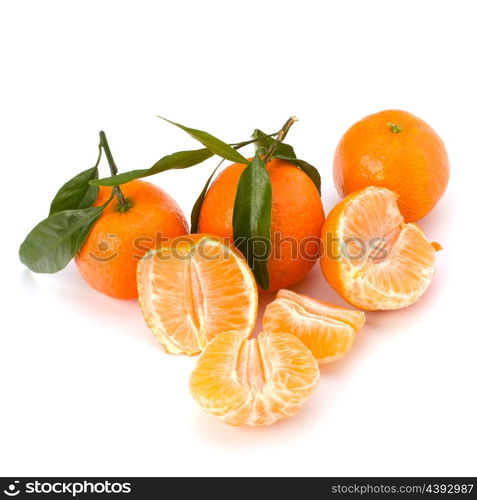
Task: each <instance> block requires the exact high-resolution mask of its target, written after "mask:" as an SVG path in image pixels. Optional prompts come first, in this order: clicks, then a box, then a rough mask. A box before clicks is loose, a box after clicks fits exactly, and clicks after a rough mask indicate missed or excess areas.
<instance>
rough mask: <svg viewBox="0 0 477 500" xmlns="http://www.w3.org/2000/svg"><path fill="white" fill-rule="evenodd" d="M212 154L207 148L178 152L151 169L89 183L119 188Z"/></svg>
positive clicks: (195, 162)
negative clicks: (121, 185)
mask: <svg viewBox="0 0 477 500" xmlns="http://www.w3.org/2000/svg"><path fill="white" fill-rule="evenodd" d="M213 155H214V154H213V153H212V152H211V151H210V150H209V149H207V148H203V149H193V150H191V151H178V152H177V153H173V154H171V155H167V156H164V157H163V158H161V159H160V160H159V161H157V162H156V163H154V165H153V166H152V167H151V168H145V169H141V170H131V171H130V172H124V173H122V174H118V175H113V176H112V177H104V178H103V179H96V180H92V181H90V184H91V185H93V186H119V184H124V183H126V182H129V181H132V180H134V179H141V178H142V177H149V176H150V175H154V174H159V173H160V172H165V171H166V170H172V169H180V168H188V167H192V166H194V165H197V164H199V163H202V162H203V161H205V160H208V159H209V158H211V157H212V156H213Z"/></svg>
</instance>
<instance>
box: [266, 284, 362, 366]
mask: <svg viewBox="0 0 477 500" xmlns="http://www.w3.org/2000/svg"><path fill="white" fill-rule="evenodd" d="M364 322H365V314H364V313H363V312H362V311H355V310H352V309H347V308H344V307H339V306H335V305H333V304H328V303H326V302H323V301H318V300H314V299H311V298H309V297H306V296H304V295H300V294H298V293H295V292H292V291H290V290H280V291H279V292H278V294H277V298H276V299H275V300H274V301H273V302H271V303H270V304H269V305H268V306H267V309H266V310H265V314H264V317H263V328H264V330H265V331H271V332H277V331H283V332H289V333H292V334H293V335H296V336H297V337H298V338H299V339H300V340H301V341H302V342H303V344H305V346H306V347H308V348H309V349H310V351H311V352H312V353H313V356H314V357H315V358H316V360H317V361H318V362H319V363H329V362H331V361H335V360H337V359H340V358H342V357H343V356H344V355H345V354H346V353H347V352H348V351H349V350H350V349H351V347H352V345H353V342H354V339H355V337H356V334H357V332H358V331H359V330H361V328H362V327H363V325H364Z"/></svg>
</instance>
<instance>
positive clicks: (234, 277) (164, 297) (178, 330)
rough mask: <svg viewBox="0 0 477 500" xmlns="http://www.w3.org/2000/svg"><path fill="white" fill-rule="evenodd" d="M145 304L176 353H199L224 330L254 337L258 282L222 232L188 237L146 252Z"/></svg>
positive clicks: (140, 278) (140, 271) (142, 268)
mask: <svg viewBox="0 0 477 500" xmlns="http://www.w3.org/2000/svg"><path fill="white" fill-rule="evenodd" d="M137 282H138V291H139V304H140V306H141V309H142V313H143V315H144V319H145V320H146V323H147V324H148V326H149V328H151V330H152V331H153V333H154V335H155V336H156V338H157V339H158V340H159V341H160V342H161V343H162V345H163V346H164V348H165V350H166V351H167V352H170V353H174V354H177V353H184V354H190V355H191V354H197V353H199V352H200V351H202V349H203V348H204V347H205V346H206V344H207V342H208V341H210V340H211V339H212V338H214V337H215V336H216V335H217V334H218V333H222V332H226V331H230V330H234V331H235V332H236V335H238V337H239V338H241V339H243V338H246V337H248V336H249V335H250V334H251V332H252V330H253V328H254V326H255V319H256V316H257V307H258V297H257V287H256V285H255V280H254V278H253V275H252V272H251V271H250V269H249V267H248V266H247V263H246V261H245V259H244V258H243V257H242V256H241V255H240V254H239V253H238V251H236V250H234V249H233V248H232V247H230V246H229V245H228V243H227V242H226V241H225V240H224V239H223V238H220V237H217V236H209V235H203V234H193V235H188V236H182V237H179V238H176V239H174V240H172V241H169V242H166V243H164V244H162V245H161V246H160V247H158V248H157V249H156V250H153V251H152V252H150V253H149V254H148V255H146V256H145V257H144V258H143V259H142V260H141V261H140V262H139V265H138V268H137Z"/></svg>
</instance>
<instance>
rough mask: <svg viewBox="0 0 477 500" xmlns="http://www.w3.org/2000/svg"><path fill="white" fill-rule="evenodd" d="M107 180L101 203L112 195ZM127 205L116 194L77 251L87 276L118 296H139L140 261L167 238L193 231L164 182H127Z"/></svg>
mask: <svg viewBox="0 0 477 500" xmlns="http://www.w3.org/2000/svg"><path fill="white" fill-rule="evenodd" d="M111 190H112V188H111V187H105V186H101V187H100V190H99V193H98V197H97V199H96V202H95V203H94V205H95V206H100V205H103V204H104V203H105V202H106V201H107V200H108V199H109V198H110V196H111ZM121 191H122V193H123V195H124V197H125V199H126V202H127V206H126V209H124V207H121V206H120V204H119V201H118V200H117V199H116V198H114V199H113V200H112V201H111V202H110V203H109V204H108V205H107V206H106V207H105V208H104V210H103V213H102V215H101V217H100V218H99V219H98V220H97V221H96V223H95V224H94V226H93V228H92V229H91V231H90V233H89V235H88V237H87V239H86V241H85V242H84V244H83V246H82V247H81V249H80V251H79V252H78V254H77V256H76V259H75V260H76V264H77V266H78V269H79V271H80V273H81V276H82V277H83V278H84V280H85V281H86V282H87V283H88V284H89V285H91V286H92V287H93V288H94V289H96V290H98V291H99V292H102V293H104V294H106V295H109V296H110V297H114V298H117V299H135V298H137V295H138V293H137V286H136V267H137V263H138V261H139V260H140V259H141V258H142V257H143V256H144V255H145V253H146V252H148V251H149V250H150V249H152V248H155V247H156V246H157V245H158V244H160V242H161V240H164V239H165V238H169V239H170V238H175V237H176V236H181V235H184V234H187V233H188V226H187V222H186V219H185V217H184V214H183V213H182V211H181V209H180V207H179V206H178V205H177V203H176V202H175V201H174V200H173V199H172V198H171V197H170V196H169V195H168V194H167V193H166V192H165V191H164V190H162V189H161V188H159V187H157V186H155V185H154V184H151V183H149V182H144V181H140V180H134V181H131V182H128V183H126V184H122V185H121Z"/></svg>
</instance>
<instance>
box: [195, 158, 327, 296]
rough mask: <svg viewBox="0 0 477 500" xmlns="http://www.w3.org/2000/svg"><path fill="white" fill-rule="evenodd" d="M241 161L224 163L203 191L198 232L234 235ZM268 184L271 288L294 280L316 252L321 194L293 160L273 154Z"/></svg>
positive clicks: (229, 237)
mask: <svg viewBox="0 0 477 500" xmlns="http://www.w3.org/2000/svg"><path fill="white" fill-rule="evenodd" d="M244 169H245V165H242V164H240V163H235V164H233V165H230V166H229V167H227V168H226V169H225V170H224V171H223V172H222V173H221V174H220V175H219V176H218V177H217V179H216V180H215V182H214V183H213V184H212V186H211V187H210V189H209V191H208V192H207V194H206V196H205V199H204V202H203V205H202V209H201V212H200V219H199V231H200V232H203V233H211V234H218V235H221V236H223V237H225V238H228V239H230V240H231V241H232V240H233V228H232V216H233V208H234V201H235V194H236V192H237V184H238V181H239V178H240V175H241V173H242V172H243V171H244ZM267 170H268V173H269V175H270V179H271V183H272V219H271V227H270V230H271V231H270V233H271V242H272V250H271V255H270V258H269V260H268V271H269V275H270V287H269V290H267V291H271V290H277V289H279V288H285V287H287V286H289V285H292V284H293V283H296V282H297V281H299V280H300V279H302V278H303V276H305V274H306V273H307V272H308V271H309V270H310V269H311V268H312V267H313V265H314V263H315V262H316V259H317V258H318V254H319V237H320V231H321V227H322V225H323V221H324V218H325V217H324V213H323V206H322V204H321V198H320V194H319V193H318V190H317V189H316V187H315V185H314V184H313V182H312V181H311V180H310V178H309V177H308V176H307V175H306V174H305V173H304V172H303V171H302V170H300V169H299V168H298V167H296V166H295V165H293V164H291V163H289V162H286V161H283V160H279V159H272V160H271V161H269V162H268V163H267Z"/></svg>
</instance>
